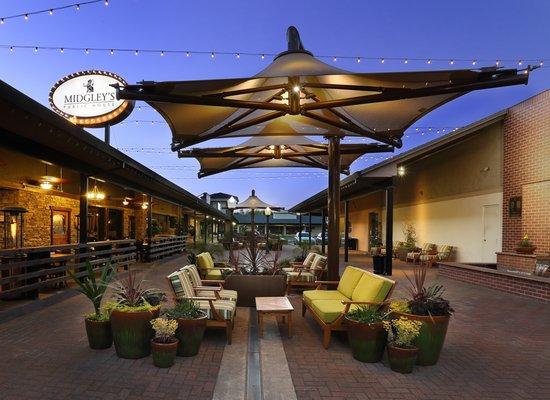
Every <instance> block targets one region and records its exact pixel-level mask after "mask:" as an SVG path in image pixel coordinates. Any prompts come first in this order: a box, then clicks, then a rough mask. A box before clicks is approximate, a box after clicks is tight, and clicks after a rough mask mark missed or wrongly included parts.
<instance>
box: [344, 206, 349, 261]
mask: <svg viewBox="0 0 550 400" xmlns="http://www.w3.org/2000/svg"><path fill="white" fill-rule="evenodd" d="M344 217H345V221H344V229H345V230H346V231H345V232H344V261H345V262H348V261H349V204H348V201H347V200H346V201H344Z"/></svg>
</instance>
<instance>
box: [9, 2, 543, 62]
mask: <svg viewBox="0 0 550 400" xmlns="http://www.w3.org/2000/svg"><path fill="white" fill-rule="evenodd" d="M82 4H84V3H82ZM48 11H49V10H48ZM3 21H4V18H0V24H3V23H4V22H3ZM2 47H3V48H10V47H13V48H14V49H35V48H38V49H41V50H59V51H61V52H63V50H68V51H84V52H85V53H86V54H88V53H89V52H92V51H94V52H98V53H101V52H105V53H108V54H110V55H114V53H115V52H117V53H122V54H124V53H131V52H133V53H134V54H135V55H136V56H137V55H138V54H139V53H140V52H141V53H146V54H154V53H156V54H158V55H160V56H164V55H165V54H166V53H174V54H185V56H186V57H190V56H191V53H196V54H200V55H206V54H208V55H210V58H211V59H214V58H216V57H217V56H218V55H231V56H233V57H235V58H236V59H239V60H240V59H241V58H243V57H242V56H249V57H250V56H255V57H259V58H260V59H265V57H267V56H275V55H276V54H274V53H246V52H223V51H222V52H220V51H216V52H214V51H204V50H202V51H199V50H197V51H191V50H176V49H172V50H171V49H167V50H164V49H145V48H142V49H137V48H134V49H131V48H130V49H129V48H114V47H113V48H111V47H106V48H102V47H57V46H40V45H36V44H34V45H16V44H0V48H2ZM316 57H317V58H320V59H323V58H330V59H331V60H332V61H333V62H337V61H338V59H339V58H340V59H344V60H355V62H356V63H362V62H363V61H364V60H369V61H371V60H372V61H378V62H379V63H380V64H389V63H388V62H387V61H397V62H402V63H404V64H410V63H411V62H425V63H427V64H433V63H436V62H445V63H448V64H450V65H455V64H456V63H459V62H460V63H464V64H470V65H478V64H480V63H484V62H486V63H488V64H492V65H495V66H501V65H502V64H503V63H506V62H508V63H515V64H516V65H518V66H522V65H524V63H530V64H532V65H536V66H537V67H542V66H543V65H544V63H545V62H546V61H548V60H550V58H548V59H545V58H533V59H519V60H518V59H502V58H499V59H496V61H495V59H494V58H493V59H489V58H487V59H480V58H476V59H457V58H410V57H390V58H387V57H363V56H327V55H317V56H316Z"/></svg>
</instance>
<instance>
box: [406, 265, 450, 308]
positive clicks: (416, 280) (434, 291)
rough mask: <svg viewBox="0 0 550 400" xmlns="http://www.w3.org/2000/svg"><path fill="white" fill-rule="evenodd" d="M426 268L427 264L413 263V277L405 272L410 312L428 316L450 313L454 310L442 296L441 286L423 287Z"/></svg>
mask: <svg viewBox="0 0 550 400" xmlns="http://www.w3.org/2000/svg"><path fill="white" fill-rule="evenodd" d="M427 270H428V266H427V265H419V266H418V265H415V266H414V268H413V274H414V277H413V279H411V278H410V277H409V276H408V275H407V274H405V277H406V278H407V280H408V281H409V283H410V287H409V293H410V294H411V300H409V307H410V310H411V313H412V314H415V315H430V316H439V315H451V314H452V313H453V311H454V310H453V309H452V308H451V306H450V304H449V301H448V300H446V299H444V298H443V293H444V292H445V289H444V288H443V286H442V285H437V284H433V285H430V286H428V287H425V283H426V273H427Z"/></svg>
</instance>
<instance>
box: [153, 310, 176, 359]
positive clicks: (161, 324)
mask: <svg viewBox="0 0 550 400" xmlns="http://www.w3.org/2000/svg"><path fill="white" fill-rule="evenodd" d="M151 326H152V327H153V330H154V331H155V337H154V338H153V339H151V353H152V355H153V364H155V366H157V367H159V368H169V367H171V366H172V365H174V360H175V359H176V353H177V350H178V342H179V341H178V339H176V337H175V336H174V334H175V333H176V329H178V323H177V321H175V320H170V319H166V318H155V319H154V320H152V321H151Z"/></svg>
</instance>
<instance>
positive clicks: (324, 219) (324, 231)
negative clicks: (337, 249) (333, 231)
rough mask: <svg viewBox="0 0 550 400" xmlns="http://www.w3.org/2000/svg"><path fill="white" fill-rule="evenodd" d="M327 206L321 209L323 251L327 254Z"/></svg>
mask: <svg viewBox="0 0 550 400" xmlns="http://www.w3.org/2000/svg"><path fill="white" fill-rule="evenodd" d="M325 214H326V213H325V208H324V207H323V208H322V209H321V238H322V239H321V252H322V253H323V254H325V240H326V236H327V216H326V215H325Z"/></svg>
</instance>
